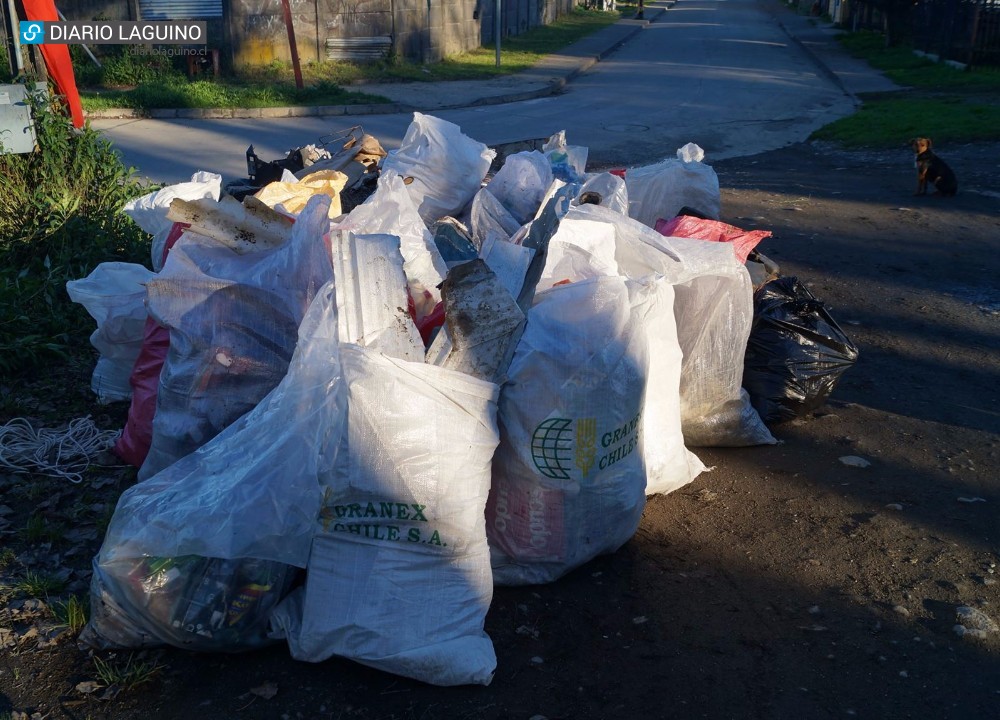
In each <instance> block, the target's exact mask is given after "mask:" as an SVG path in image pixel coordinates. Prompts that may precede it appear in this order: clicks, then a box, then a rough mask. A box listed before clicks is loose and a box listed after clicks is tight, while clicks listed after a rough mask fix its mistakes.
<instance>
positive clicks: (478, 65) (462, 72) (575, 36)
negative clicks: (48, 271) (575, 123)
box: [75, 6, 634, 111]
mask: <svg viewBox="0 0 1000 720" xmlns="http://www.w3.org/2000/svg"><path fill="white" fill-rule="evenodd" d="M633 12H634V7H632V6H625V7H624V8H622V9H620V10H619V11H618V12H614V13H610V12H600V11H597V10H587V9H584V8H577V9H575V10H574V11H573V12H571V13H567V14H566V15H563V16H562V17H560V18H559V19H558V20H556V21H555V22H553V23H551V24H549V25H542V26H539V27H536V28H532V29H531V30H529V31H528V32H526V33H523V34H521V35H518V36H516V37H511V38H506V39H504V40H503V41H502V43H501V53H500V56H501V64H500V67H497V66H496V51H495V48H494V47H493V46H492V45H491V46H484V47H481V48H479V49H477V50H474V51H472V52H467V53H462V54H460V55H454V56H451V57H448V58H446V59H445V60H443V61H442V62H439V63H432V64H428V65H423V64H421V63H417V62H412V61H408V60H404V59H401V58H389V59H387V60H385V61H383V62H378V63H370V64H355V63H349V62H332V61H325V62H320V63H307V64H306V65H304V66H303V68H302V75H303V80H304V83H305V85H306V87H304V88H303V89H301V90H299V89H297V88H296V87H295V84H294V79H293V72H292V68H291V65H289V64H288V63H282V62H273V63H270V64H269V65H265V66H261V67H256V68H250V69H245V70H242V71H240V72H239V73H238V74H236V75H235V76H234V77H227V78H220V79H218V80H215V79H211V80H194V81H188V80H187V78H186V77H184V76H183V75H182V74H180V73H178V72H177V71H176V70H175V69H173V68H172V67H166V66H164V67H160V65H157V66H156V68H155V71H150V70H148V69H144V67H143V65H142V63H143V62H149V63H161V64H162V62H163V61H162V59H161V58H159V57H158V56H145V57H142V58H131V57H127V56H126V58H124V59H123V58H117V60H116V62H114V63H112V64H111V65H110V67H111V68H112V69H113V70H114V72H113V73H110V72H109V71H108V70H107V69H106V70H105V71H104V72H103V73H102V72H98V71H97V70H96V68H94V67H93V66H92V65H90V66H89V67H88V65H87V62H85V59H83V58H80V57H77V58H75V60H76V62H75V67H76V68H77V71H78V75H79V77H80V78H82V79H81V81H80V85H81V88H82V89H81V99H82V102H83V107H84V110H86V111H95V110H105V109H110V108H121V107H126V108H134V109H152V108H237V107H247V108H258V107H281V106H285V105H353V104H359V103H378V102H386V100H385V98H381V97H377V96H372V95H365V94H362V93H356V92H350V91H349V90H347V89H345V87H344V86H350V85H351V84H353V83H357V82H363V81H371V82H427V81H439V80H475V79H484V78H490V77H495V76H498V75H509V74H512V73H516V72H521V71H523V70H526V69H528V68H530V67H531V66H532V65H534V64H536V63H537V62H539V61H540V60H541V59H542V58H543V57H545V56H546V55H549V54H551V53H554V52H557V51H559V50H561V49H562V48H564V47H567V46H569V45H572V44H573V43H574V42H576V41H577V40H580V39H582V38H584V37H586V36H587V35H590V34H591V33H593V32H595V31H597V30H600V29H601V28H603V27H606V26H608V25H610V24H612V23H614V22H617V21H618V19H619V18H620V17H621V16H622V15H623V14H625V15H631V14H633ZM113 59H114V58H113ZM129 81H131V82H129ZM114 85H134V86H135V87H131V88H118V87H113V86H114Z"/></svg>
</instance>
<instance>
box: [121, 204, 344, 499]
mask: <svg viewBox="0 0 1000 720" xmlns="http://www.w3.org/2000/svg"><path fill="white" fill-rule="evenodd" d="M329 203H330V199H329V198H328V197H326V196H325V195H316V196H313V197H312V198H311V199H310V200H309V203H308V204H307V206H306V208H305V210H303V212H302V214H301V215H300V216H299V219H298V221H297V222H296V223H295V224H294V227H293V230H292V233H291V239H290V240H288V241H286V242H285V243H284V244H283V245H280V246H278V247H273V248H264V249H261V250H258V251H248V250H251V248H253V247H258V246H254V245H251V246H250V247H249V248H243V251H244V252H245V254H237V253H236V252H234V251H233V250H232V249H231V248H230V247H228V246H227V245H226V244H223V243H222V242H219V241H216V240H212V239H209V238H204V237H201V236H199V235H196V234H194V233H191V232H188V233H185V235H184V237H183V238H182V239H181V240H180V241H179V242H178V244H177V245H176V246H175V247H174V249H173V251H172V252H171V253H170V256H169V258H168V260H167V263H166V265H165V266H164V268H163V271H162V272H161V273H160V276H159V277H158V278H157V279H156V280H153V281H152V282H150V283H149V285H148V287H147V290H148V306H149V312H150V315H151V316H152V317H153V318H154V319H156V321H157V322H159V323H160V324H161V325H163V326H164V327H167V328H169V330H170V347H169V350H168V353H167V357H166V360H165V362H164V365H163V369H162V370H161V373H160V382H159V386H158V389H157V400H156V415H155V417H154V418H153V438H152V444H151V446H150V449H149V453H148V455H147V456H146V460H145V462H144V463H143V465H142V467H141V468H140V470H139V479H140V480H145V479H146V478H149V477H151V476H153V475H155V474H156V473H158V472H159V471H161V470H163V469H164V468H165V467H167V466H168V465H170V464H171V463H173V462H174V461H176V460H178V459H179V458H181V457H183V456H185V455H187V454H188V453H190V452H193V451H194V450H195V449H197V448H199V447H201V446H202V445H204V444H205V443H206V442H208V441H209V440H211V439H212V438H213V437H215V435H217V434H218V433H219V432H220V431H221V430H222V429H223V428H225V427H226V426H228V425H229V424H230V423H232V422H233V421H234V420H236V419H237V418H238V417H240V416H241V415H243V414H244V413H245V412H247V411H248V410H250V409H251V408H253V407H254V406H255V405H256V404H257V403H258V402H259V401H260V399H261V398H263V397H264V396H265V395H266V394H267V393H268V392H269V391H270V390H271V389H272V388H274V386H275V385H277V384H278V382H279V381H280V380H281V378H282V377H284V375H285V372H286V370H287V368H288V361H289V359H290V358H291V356H292V351H293V350H294V348H295V342H296V334H297V329H298V326H299V322H300V321H301V319H302V316H303V314H304V313H305V310H306V308H307V307H308V304H309V303H310V302H311V300H312V298H313V296H314V295H315V293H316V291H317V290H318V289H319V288H320V287H321V286H322V285H323V284H325V283H326V282H327V281H328V280H330V278H331V277H332V272H333V268H332V261H331V255H330V249H329V246H328V244H327V242H326V241H325V240H324V237H323V236H324V234H325V233H326V229H327V227H328V219H327V211H328V208H329ZM268 212H270V211H268ZM220 229H221V224H220Z"/></svg>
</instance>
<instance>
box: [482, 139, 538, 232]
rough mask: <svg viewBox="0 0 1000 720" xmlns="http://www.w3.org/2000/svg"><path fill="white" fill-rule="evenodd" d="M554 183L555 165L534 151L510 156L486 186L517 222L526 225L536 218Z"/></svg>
mask: <svg viewBox="0 0 1000 720" xmlns="http://www.w3.org/2000/svg"><path fill="white" fill-rule="evenodd" d="M551 184H552V166H551V165H550V164H549V161H548V159H547V158H546V157H545V156H544V155H543V154H542V153H540V152H538V151H537V150H535V151H532V152H519V153H515V154H514V155H511V156H509V157H508V158H507V159H506V160H504V163H503V167H501V168H500V169H499V170H498V171H497V174H496V175H494V176H493V179H492V180H490V182H489V185H487V186H486V187H487V188H489V191H490V192H491V193H493V196H494V197H495V198H496V199H497V200H499V201H500V203H501V204H502V205H503V206H504V207H505V208H506V209H507V210H508V211H509V212H510V214H511V215H512V216H513V217H514V219H515V220H517V223H518V225H523V224H524V223H526V222H528V221H529V220H531V219H532V218H533V217H535V213H536V212H538V206H539V205H541V202H542V198H543V197H545V193H546V191H547V190H548V189H549V186H550V185H551Z"/></svg>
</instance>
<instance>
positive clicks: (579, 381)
mask: <svg viewBox="0 0 1000 720" xmlns="http://www.w3.org/2000/svg"><path fill="white" fill-rule="evenodd" d="M672 301H673V290H672V288H671V287H670V285H668V284H667V283H664V282H659V281H657V280H656V279H655V278H649V279H646V280H641V281H640V280H626V279H625V278H621V277H617V276H606V277H592V278H589V279H584V280H580V281H577V282H571V283H569V284H562V285H556V286H554V287H551V288H550V289H547V290H544V291H542V292H540V293H539V294H538V295H537V296H536V298H535V305H534V306H533V307H532V308H531V310H530V311H529V313H528V321H527V326H526V328H525V330H524V335H523V336H522V337H521V341H520V343H519V344H518V346H517V350H516V352H515V354H514V359H513V361H512V363H511V365H510V368H509V380H508V382H507V384H506V385H505V386H504V388H503V392H502V394H501V399H500V423H501V443H500V447H499V449H498V450H497V454H496V457H495V459H494V468H493V485H492V488H491V490H490V499H489V504H488V505H487V508H486V528H487V536H488V537H489V543H490V552H491V562H492V565H493V577H494V581H495V582H496V583H497V584H498V585H522V584H534V583H544V582H550V581H552V580H555V579H557V578H559V577H561V576H562V575H564V574H565V573H567V572H569V571H570V570H572V569H574V568H576V567H578V566H579V565H582V564H583V563H585V562H587V561H588V560H590V559H592V558H594V557H596V556H598V555H600V554H604V553H610V552H614V551H615V550H617V549H618V548H619V547H620V546H621V545H623V544H624V543H625V542H627V541H628V540H629V539H630V538H631V537H632V535H633V534H634V533H635V531H636V528H637V527H638V525H639V519H640V518H641V516H642V511H643V508H644V507H645V495H646V463H645V458H644V453H643V446H642V443H643V437H644V436H643V423H644V422H645V419H644V413H645V411H646V410H647V409H648V406H647V404H646V403H647V396H646V386H647V379H648V377H649V372H650V354H649V344H650V338H649V336H650V334H652V333H655V332H658V330H657V328H656V326H654V325H653V324H652V323H650V322H649V318H652V317H656V316H658V315H660V316H663V315H667V316H669V313H670V312H671V306H672ZM675 347H676V343H675ZM675 360H676V361H677V363H678V364H679V361H680V352H679V351H678V352H677V357H676V358H675ZM678 370H679V368H678ZM674 392H675V393H676V386H675V388H674ZM674 405H675V408H676V397H675V403H674ZM678 429H679V428H678ZM678 435H679V432H678Z"/></svg>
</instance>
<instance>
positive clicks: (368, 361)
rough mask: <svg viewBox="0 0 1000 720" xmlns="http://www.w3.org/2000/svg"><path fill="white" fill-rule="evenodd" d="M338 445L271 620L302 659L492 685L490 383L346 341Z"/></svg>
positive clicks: (493, 390)
mask: <svg viewBox="0 0 1000 720" xmlns="http://www.w3.org/2000/svg"><path fill="white" fill-rule="evenodd" d="M341 362H342V364H343V372H344V379H345V381H346V387H347V388H348V401H347V404H348V415H347V417H348V425H347V435H346V438H347V440H346V447H343V448H342V449H341V451H340V453H339V455H338V458H337V466H336V472H335V474H334V477H330V478H327V480H326V482H325V488H324V490H325V497H324V500H323V509H322V511H321V517H320V523H321V528H320V530H319V532H318V533H317V535H316V538H315V540H314V543H313V549H312V554H311V556H310V559H309V565H308V568H307V576H306V584H305V588H304V591H299V592H297V593H296V594H293V595H292V596H291V597H290V598H289V600H288V601H287V602H285V603H284V604H283V605H282V606H281V607H279V608H278V609H277V610H276V612H275V614H274V615H273V616H272V622H273V624H274V626H275V627H276V628H277V629H278V631H277V632H278V633H279V634H281V635H283V636H285V637H287V639H288V643H289V646H290V648H291V652H292V655H293V656H294V657H295V658H297V659H299V660H307V661H311V662H319V661H322V660H324V659H326V658H328V657H330V656H332V655H339V656H341V657H346V658H350V659H353V660H356V661H358V662H360V663H363V664H365V665H370V666H372V667H375V668H379V669H381V670H385V671H388V672H391V673H395V674H398V675H403V676H406V677H410V678H415V679H417V680H422V681H424V682H427V683H432V684H435V685H461V684H482V685H485V684H488V683H489V682H490V680H491V679H492V677H493V672H494V670H495V668H496V655H495V653H494V651H493V644H492V642H491V641H490V639H489V637H488V636H487V635H486V633H485V631H484V629H483V627H484V623H485V618H486V612H487V610H488V609H489V606H490V601H491V600H492V595H493V582H492V577H491V574H490V566H489V550H488V547H487V544H486V534H485V521H484V508H485V505H486V496H487V493H488V491H489V483H490V463H491V459H492V456H493V452H494V450H495V449H496V445H497V442H498V433H497V427H496V400H497V392H498V390H497V386H496V385H494V384H492V383H487V382H483V381H480V380H476V379H474V378H472V377H470V376H468V375H464V374H461V373H456V372H453V371H450V370H445V369H443V368H438V367H434V366H432V365H425V364H422V363H412V362H406V361H403V360H396V359H393V358H388V357H386V356H384V355H378V354H376V353H372V352H370V351H367V350H364V349H362V348H359V347H357V346H354V345H347V344H344V345H342V346H341Z"/></svg>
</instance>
